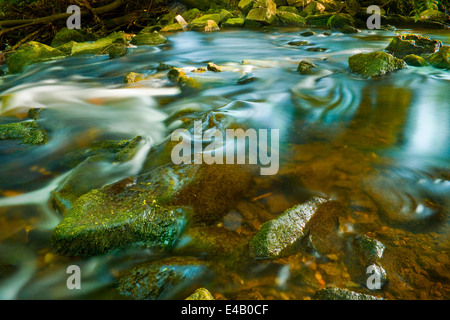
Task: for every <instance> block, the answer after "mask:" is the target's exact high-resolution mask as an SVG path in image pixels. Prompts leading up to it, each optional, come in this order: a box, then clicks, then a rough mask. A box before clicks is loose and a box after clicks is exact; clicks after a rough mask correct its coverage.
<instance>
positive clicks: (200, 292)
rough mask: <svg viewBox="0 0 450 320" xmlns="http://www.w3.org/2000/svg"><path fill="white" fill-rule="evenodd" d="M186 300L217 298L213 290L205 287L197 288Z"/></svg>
mask: <svg viewBox="0 0 450 320" xmlns="http://www.w3.org/2000/svg"><path fill="white" fill-rule="evenodd" d="M186 300H215V299H214V297H213V295H212V294H211V292H209V291H208V289H205V288H199V289H197V290H195V292H194V293H193V294H191V295H190V296H189V297H187V298H186Z"/></svg>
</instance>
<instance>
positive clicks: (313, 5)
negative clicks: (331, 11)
mask: <svg viewBox="0 0 450 320" xmlns="http://www.w3.org/2000/svg"><path fill="white" fill-rule="evenodd" d="M303 11H304V12H306V14H307V15H314V14H318V13H322V12H324V11H325V6H324V5H323V4H321V3H319V2H317V1H314V0H313V1H310V2H309V3H308V4H307V5H306V7H305V9H303Z"/></svg>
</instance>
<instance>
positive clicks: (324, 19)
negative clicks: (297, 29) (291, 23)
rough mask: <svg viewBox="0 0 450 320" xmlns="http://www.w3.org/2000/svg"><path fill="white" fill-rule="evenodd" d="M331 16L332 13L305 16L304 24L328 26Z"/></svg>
mask: <svg viewBox="0 0 450 320" xmlns="http://www.w3.org/2000/svg"><path fill="white" fill-rule="evenodd" d="M332 17H333V15H332V14H328V13H323V14H315V15H310V16H307V17H306V18H305V19H306V24H307V25H310V26H315V27H330V24H329V21H330V19H331V18H332Z"/></svg>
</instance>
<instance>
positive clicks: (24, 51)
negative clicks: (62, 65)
mask: <svg viewBox="0 0 450 320" xmlns="http://www.w3.org/2000/svg"><path fill="white" fill-rule="evenodd" d="M64 56H66V55H65V54H64V53H63V52H61V51H59V50H58V49H55V48H52V47H50V46H47V45H45V44H42V43H39V42H36V41H29V42H27V43H25V44H23V45H21V46H20V47H19V48H18V49H17V50H16V51H15V52H14V53H13V54H11V56H10V57H9V58H8V60H7V65H8V71H9V72H10V73H19V72H22V71H23V69H24V68H25V67H27V66H29V65H31V64H33V63H36V62H43V61H48V60H52V59H59V58H63V57H64Z"/></svg>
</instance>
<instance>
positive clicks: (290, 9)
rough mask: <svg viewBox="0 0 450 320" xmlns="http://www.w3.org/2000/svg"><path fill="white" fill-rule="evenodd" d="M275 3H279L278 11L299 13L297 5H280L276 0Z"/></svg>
mask: <svg viewBox="0 0 450 320" xmlns="http://www.w3.org/2000/svg"><path fill="white" fill-rule="evenodd" d="M275 4H276V5H277V12H292V13H295V14H298V10H297V8H296V7H291V6H280V5H279V4H278V3H277V2H276V1H275Z"/></svg>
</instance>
